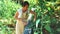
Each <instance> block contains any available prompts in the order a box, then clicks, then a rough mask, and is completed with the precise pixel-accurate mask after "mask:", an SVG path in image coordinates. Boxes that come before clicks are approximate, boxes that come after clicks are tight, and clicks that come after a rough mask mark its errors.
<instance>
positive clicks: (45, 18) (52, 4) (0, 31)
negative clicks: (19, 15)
mask: <svg viewBox="0 0 60 34" xmlns="http://www.w3.org/2000/svg"><path fill="white" fill-rule="evenodd" d="M23 1H28V2H29V3H30V6H29V10H30V9H31V8H37V9H36V10H35V12H36V14H37V16H36V18H37V19H36V22H35V23H31V25H30V26H29V27H30V28H32V29H33V34H60V0H0V34H15V24H16V20H15V19H14V15H15V13H16V11H17V9H19V8H20V7H21V3H22V2H23ZM32 22H33V21H32ZM36 24H38V27H36Z"/></svg>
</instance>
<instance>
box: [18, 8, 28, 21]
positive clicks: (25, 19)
mask: <svg viewBox="0 0 60 34" xmlns="http://www.w3.org/2000/svg"><path fill="white" fill-rule="evenodd" d="M17 11H18V13H19V15H18V18H22V19H23V21H25V22H27V19H28V14H29V11H28V10H27V11H26V12H25V13H23V11H22V8H21V9H18V10H17Z"/></svg>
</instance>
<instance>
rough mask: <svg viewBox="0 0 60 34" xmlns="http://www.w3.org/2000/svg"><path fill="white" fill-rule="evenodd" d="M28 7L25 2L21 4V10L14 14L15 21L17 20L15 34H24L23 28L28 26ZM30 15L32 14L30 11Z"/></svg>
mask: <svg viewBox="0 0 60 34" xmlns="http://www.w3.org/2000/svg"><path fill="white" fill-rule="evenodd" d="M28 7H29V3H28V2H27V1H24V2H23V5H22V8H20V9H18V10H17V12H16V14H15V16H14V17H15V19H16V20H17V23H16V34H23V32H24V27H25V26H26V25H27V24H28V23H27V21H28V20H27V18H28V14H29V12H28ZM31 13H34V12H32V11H31Z"/></svg>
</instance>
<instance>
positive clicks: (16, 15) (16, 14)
mask: <svg viewBox="0 0 60 34" xmlns="http://www.w3.org/2000/svg"><path fill="white" fill-rule="evenodd" d="M18 16H19V13H18V12H16V13H15V16H14V18H15V19H16V20H22V19H21V18H18Z"/></svg>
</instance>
